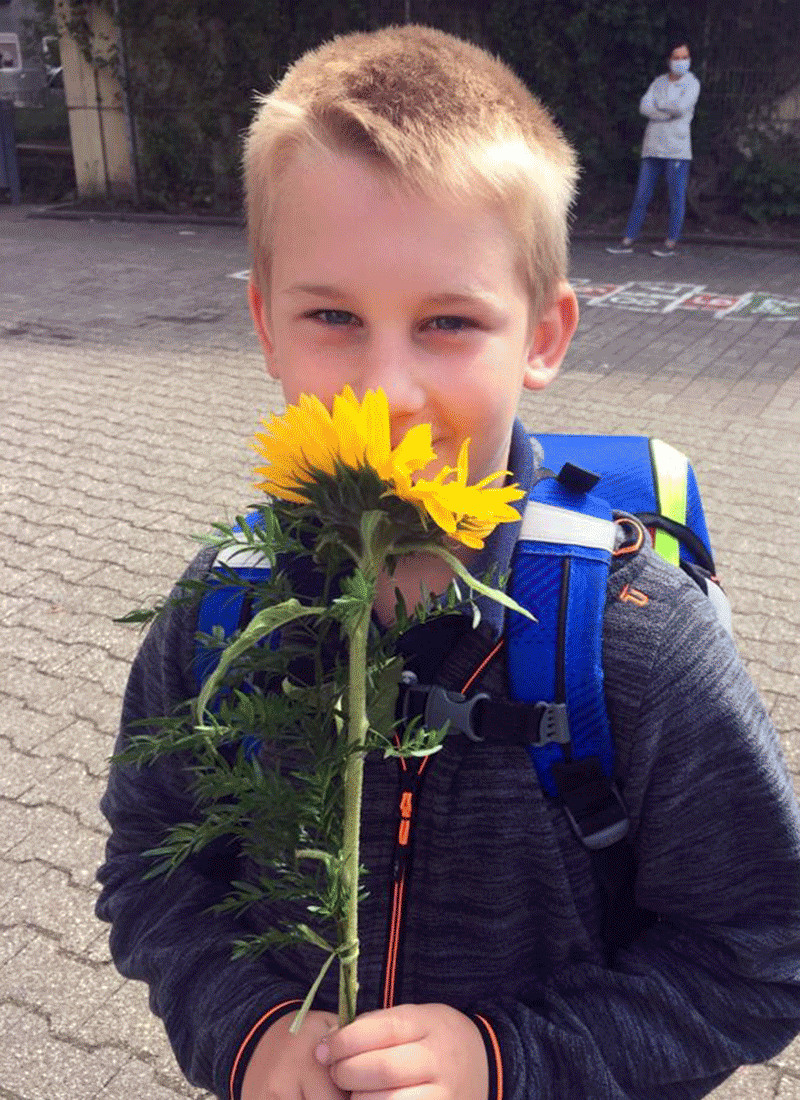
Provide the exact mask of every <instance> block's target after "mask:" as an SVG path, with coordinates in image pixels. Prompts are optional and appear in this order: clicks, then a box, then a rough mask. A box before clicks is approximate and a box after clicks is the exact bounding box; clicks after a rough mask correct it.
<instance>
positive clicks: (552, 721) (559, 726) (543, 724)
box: [531, 703, 570, 745]
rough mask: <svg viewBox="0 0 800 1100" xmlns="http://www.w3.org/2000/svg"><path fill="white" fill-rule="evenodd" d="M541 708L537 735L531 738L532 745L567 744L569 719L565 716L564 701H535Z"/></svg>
mask: <svg viewBox="0 0 800 1100" xmlns="http://www.w3.org/2000/svg"><path fill="white" fill-rule="evenodd" d="M536 706H537V707H541V708H542V713H541V717H540V718H539V728H538V730H537V734H538V736H537V737H536V740H533V739H531V744H532V745H550V744H556V745H568V744H569V743H570V736H569V719H568V717H567V704H566V703H537V704H536Z"/></svg>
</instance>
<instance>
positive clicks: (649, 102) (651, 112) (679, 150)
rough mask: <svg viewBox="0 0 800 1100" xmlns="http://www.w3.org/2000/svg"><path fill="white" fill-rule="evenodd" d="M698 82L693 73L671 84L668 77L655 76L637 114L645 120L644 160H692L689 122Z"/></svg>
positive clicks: (696, 95)
mask: <svg viewBox="0 0 800 1100" xmlns="http://www.w3.org/2000/svg"><path fill="white" fill-rule="evenodd" d="M699 95H700V81H699V80H698V79H697V77H696V76H695V75H694V73H691V72H689V73H685V74H684V75H683V76H682V77H681V78H680V79H679V80H670V78H669V75H668V74H667V73H662V75H661V76H657V77H656V79H655V80H654V81H653V83H652V84H651V85H650V87H649V88H648V89H647V91H646V92H645V93H644V95H643V96H642V99H641V102H640V104H639V112H640V113H641V114H643V115H644V116H645V118H648V119H649V120H650V121H649V122H648V123H647V128H646V129H645V132H644V141H643V142H642V156H643V157H664V158H667V159H669V160H691V159H692V132H691V128H692V118H693V117H694V108H695V104H696V103H697V97H698V96H699Z"/></svg>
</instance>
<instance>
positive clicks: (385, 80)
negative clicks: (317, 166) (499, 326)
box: [244, 25, 577, 318]
mask: <svg viewBox="0 0 800 1100" xmlns="http://www.w3.org/2000/svg"><path fill="white" fill-rule="evenodd" d="M258 100H259V107H258V111H257V113H256V116H255V118H254V120H253V123H252V125H251V126H250V129H249V132H248V134H247V139H246V143H245V152H244V171H245V191H246V199H247V220H248V234H249V240H250V250H251V255H252V261H253V277H254V279H255V281H256V284H257V285H258V286H259V288H260V289H261V290H262V293H265V294H266V288H267V287H268V285H269V270H270V254H271V240H272V230H273V225H274V220H275V217H276V209H277V208H278V207H279V201H278V200H279V198H280V191H281V184H282V181H283V179H284V177H285V174H286V169H287V167H288V166H289V165H290V164H291V163H292V158H293V156H294V155H296V153H297V152H298V151H299V150H300V149H303V148H308V147H315V146H316V147H317V148H322V149H325V150H327V151H329V152H330V153H332V154H342V153H344V154H354V155H356V156H360V157H363V158H364V159H365V160H367V161H368V162H369V163H370V164H372V165H374V166H375V167H376V168H378V169H379V170H381V171H385V172H386V173H387V174H388V176H389V177H390V179H392V180H393V181H394V182H396V183H397V184H399V185H400V186H405V187H410V188H411V189H413V190H415V191H417V192H420V193H422V194H425V195H429V196H431V197H437V198H442V197H443V196H450V197H452V198H454V199H456V200H460V201H467V202H475V201H482V202H485V203H487V205H489V206H491V207H492V208H494V209H497V210H499V211H500V212H501V213H502V214H503V216H504V218H505V220H506V222H507V224H508V225H509V227H510V228H511V230H512V231H513V233H514V234H515V236H516V237H517V239H518V240H519V243H520V264H521V274H522V277H523V279H524V281H525V283H526V285H527V288H528V291H529V294H530V299H531V308H532V316H533V317H534V318H538V317H539V316H540V315H541V313H542V312H543V310H544V309H545V308H546V307H547V306H548V305H549V303H550V300H551V298H552V296H553V293H554V291H555V287H556V285H557V282H558V280H559V279H562V278H564V277H565V274H566V267H567V228H568V226H567V223H568V215H569V209H570V206H571V203H572V200H573V198H574V193H575V182H576V178H577V164H576V158H575V154H574V152H573V150H572V148H571V147H570V145H569V144H568V142H567V141H566V139H565V138H564V137H563V135H562V134H561V132H560V130H559V129H558V127H557V126H556V125H555V123H554V122H553V120H552V119H551V117H550V115H549V114H548V112H547V111H546V110H545V108H544V107H543V106H542V104H541V103H540V102H539V101H538V99H536V98H535V97H534V96H533V95H532V94H531V93H530V92H529V91H528V89H527V88H526V87H525V85H524V84H523V83H522V81H521V80H519V78H518V77H517V76H515V74H514V73H512V71H511V70H510V69H509V68H508V67H507V66H506V65H505V64H504V63H503V62H502V61H500V60H499V59H497V58H495V57H492V56H491V55H490V54H488V53H486V52H485V51H484V50H482V49H480V48H478V47H477V46H473V45H471V44H469V43H467V42H464V41H462V40H461V39H458V38H454V37H453V36H452V35H449V34H446V33H444V32H443V31H439V30H434V29H432V28H430V27H421V26H415V25H409V26H404V27H387V28H385V29H383V30H379V31H375V32H373V33H369V34H361V33H357V34H348V35H344V36H342V37H339V38H335V39H333V40H332V41H331V42H327V43H325V44H324V45H322V46H320V47H319V48H318V49H315V50H311V51H309V52H308V53H306V54H304V55H303V56H302V57H301V58H300V59H299V60H298V61H296V62H295V63H294V65H292V67H291V68H290V69H289V70H288V72H287V73H286V75H285V76H284V78H283V80H281V82H280V83H279V84H278V85H277V87H276V88H275V89H274V91H273V92H271V93H270V94H269V95H266V96H259V97H258Z"/></svg>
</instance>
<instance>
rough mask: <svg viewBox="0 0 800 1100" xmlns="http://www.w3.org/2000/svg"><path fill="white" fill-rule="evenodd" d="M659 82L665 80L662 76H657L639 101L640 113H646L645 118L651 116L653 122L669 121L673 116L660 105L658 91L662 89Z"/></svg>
mask: <svg viewBox="0 0 800 1100" xmlns="http://www.w3.org/2000/svg"><path fill="white" fill-rule="evenodd" d="M659 82H663V78H662V77H660V76H659V77H656V79H655V80H654V81H653V83H652V84H651V85H650V87H649V88H648V89H647V91H646V92H645V93H644V95H643V96H642V98H641V100H640V102H639V114H641V115H644V117H645V118H649V119H650V120H651V122H668V121H669V120H670V119H671V118H672V117H673V116H672V114H671V113H670V112H669V111H668V110H666V109H665V108H664V107H662V106H661V105H660V101H659V100H658V93H659V91H660V90H661V86H660V83H659Z"/></svg>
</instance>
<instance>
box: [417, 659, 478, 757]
mask: <svg viewBox="0 0 800 1100" xmlns="http://www.w3.org/2000/svg"><path fill="white" fill-rule="evenodd" d="M412 676H413V673H404V674H403V687H404V690H405V695H404V697H403V705H402V709H401V714H402V718H403V720H404V721H408V717H409V710H410V709H411V706H410V703H411V699H412V696H414V695H417V696H422V699H421V700H420V702H421V703H424V705H423V706H422V707H421V708H419V709H421V710H422V721H423V724H424V725H425V727H426V729H431V730H437V729H441V728H442V727H443V726H444V725H445V724H447V725H448V727H449V728H450V729H451V730H455V731H456V732H458V733H463V734H464V736H465V737H467V738H468V739H469V740H470V741H475V742H479V741H483V738H482V737H481V736H479V734H478V733H477V732H476V731H475V727H474V725H473V712H474V710H475V707H476V706H477V705H478V703H480V702H482V701H483V700H485V699H489V698H490V696H489V695H487V694H486V692H477V693H476V694H475V695H471V696H470V697H469V698H467V697H466V695H462V694H461V692H459V691H448V690H447V688H443V687H439V685H438V684H419V683H417V680H416V677H414V678H413V679H412V678H411V677H412ZM418 713H419V710H418Z"/></svg>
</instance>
